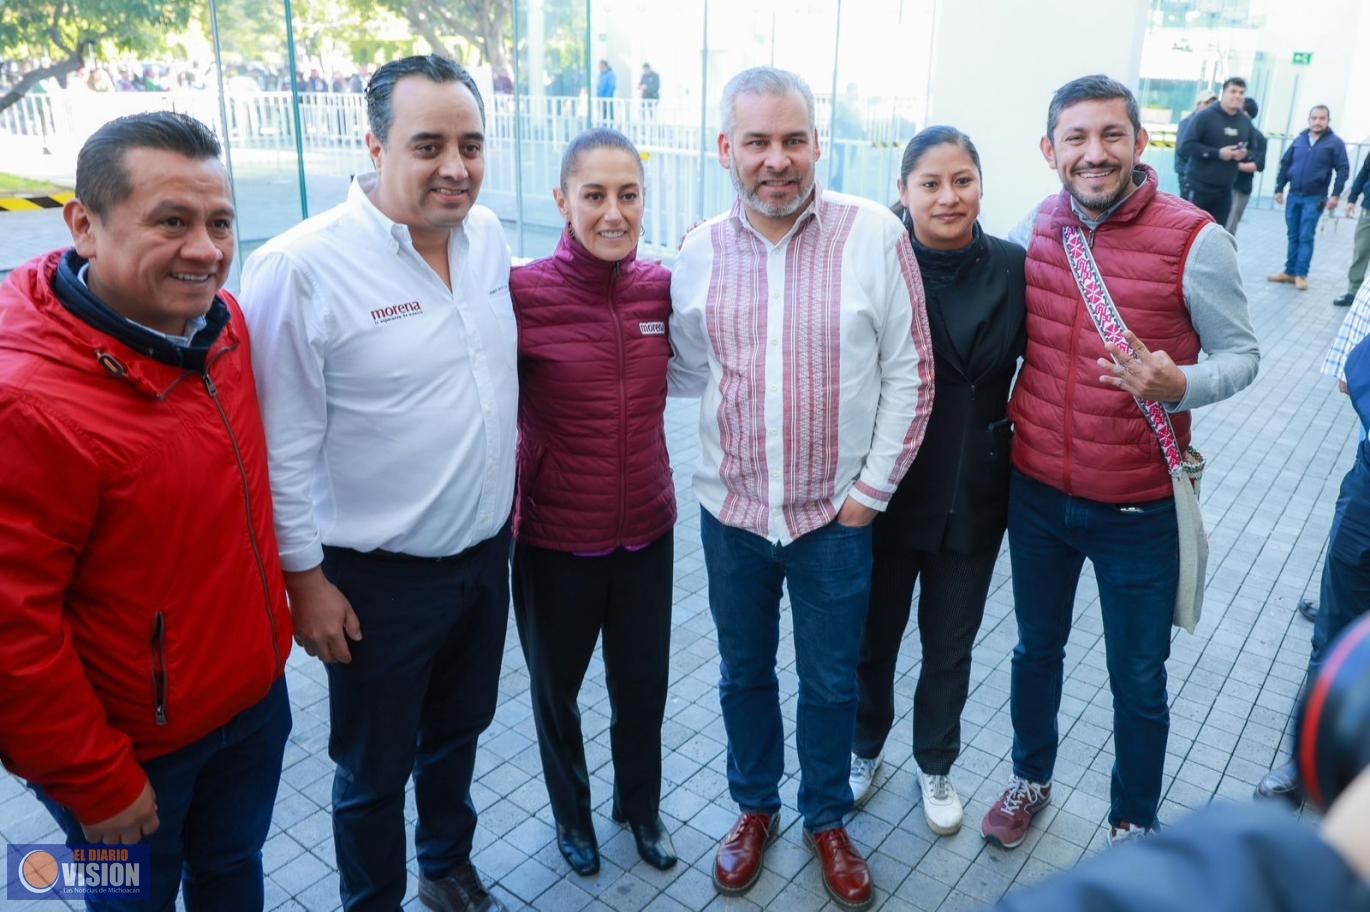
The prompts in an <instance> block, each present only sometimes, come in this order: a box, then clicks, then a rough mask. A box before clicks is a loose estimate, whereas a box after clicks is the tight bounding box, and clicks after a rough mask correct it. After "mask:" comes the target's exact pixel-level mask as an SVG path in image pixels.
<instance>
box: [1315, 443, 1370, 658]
mask: <svg viewBox="0 0 1370 912" xmlns="http://www.w3.org/2000/svg"><path fill="white" fill-rule="evenodd" d="M1360 449H1361V451H1362V453H1370V444H1362V445H1361V447H1360ZM1366 611H1370V456H1362V455H1359V454H1358V455H1357V458H1356V464H1355V465H1354V466H1352V468H1351V471H1349V472H1347V473H1346V477H1345V478H1344V479H1342V483H1341V491H1340V493H1339V494H1338V495H1337V509H1336V512H1335V513H1334V514H1333V516H1332V536H1331V538H1330V539H1329V541H1328V543H1327V559H1326V561H1324V562H1323V566H1322V587H1321V590H1320V592H1319V604H1318V615H1317V618H1316V619H1315V620H1314V621H1313V651H1312V653H1311V654H1310V655H1309V657H1308V678H1309V680H1312V679H1313V678H1314V677H1315V676H1316V675H1317V673H1318V669H1319V668H1320V667H1322V661H1323V659H1324V658H1325V657H1326V656H1327V650H1328V648H1329V647H1330V646H1331V645H1332V643H1334V642H1335V641H1336V639H1337V637H1338V636H1339V635H1340V634H1341V632H1342V631H1343V630H1345V629H1346V628H1347V627H1349V626H1351V624H1352V623H1353V622H1354V621H1355V620H1356V619H1357V618H1359V617H1360V616H1361V615H1362V614H1364V613H1365V612H1366Z"/></svg>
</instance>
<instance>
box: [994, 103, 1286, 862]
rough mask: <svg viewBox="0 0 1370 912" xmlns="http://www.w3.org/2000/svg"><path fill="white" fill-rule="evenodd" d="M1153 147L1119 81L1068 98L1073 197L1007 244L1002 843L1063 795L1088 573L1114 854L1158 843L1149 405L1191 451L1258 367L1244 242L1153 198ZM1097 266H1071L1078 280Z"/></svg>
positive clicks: (1174, 548)
mask: <svg viewBox="0 0 1370 912" xmlns="http://www.w3.org/2000/svg"><path fill="white" fill-rule="evenodd" d="M1146 144H1147V135H1146V131H1145V130H1143V129H1142V127H1141V122H1140V118H1139V116H1138V109H1137V100H1136V99H1135V98H1134V97H1133V95H1132V93H1131V91H1129V90H1128V88H1127V87H1126V86H1124V85H1122V84H1121V83H1119V82H1117V81H1115V80H1112V79H1109V78H1108V77H1106V76H1085V77H1082V78H1080V79H1076V80H1073V81H1072V82H1069V83H1067V84H1066V85H1064V86H1062V87H1061V88H1060V89H1058V90H1057V91H1056V94H1055V96H1054V97H1053V98H1052V100H1051V107H1050V111H1049V113H1048V116H1047V133H1046V136H1044V137H1043V138H1042V141H1041V149H1042V154H1043V155H1044V156H1045V158H1046V160H1047V163H1048V165H1050V167H1051V168H1052V170H1054V171H1056V172H1057V174H1058V175H1059V176H1060V178H1061V184H1062V188H1063V189H1062V190H1061V192H1060V193H1058V194H1056V195H1055V196H1051V197H1048V198H1047V199H1046V200H1045V201H1043V202H1042V204H1041V205H1040V206H1039V207H1038V208H1037V209H1036V210H1035V211H1034V212H1033V213H1032V214H1031V215H1030V216H1029V218H1028V219H1027V220H1025V222H1024V223H1023V224H1022V225H1020V226H1019V228H1018V229H1017V230H1015V231H1014V232H1013V233H1012V234H1010V236H1009V239H1010V240H1013V241H1015V242H1017V243H1020V244H1021V245H1022V246H1023V247H1025V248H1026V249H1027V252H1028V253H1027V263H1026V278H1027V311H1028V313H1027V357H1026V359H1025V362H1024V365H1023V369H1022V372H1021V373H1020V374H1019V375H1018V382H1017V385H1016V386H1015V388H1014V392H1013V399H1012V401H1011V402H1010V404H1009V416H1010V417H1011V418H1012V419H1013V422H1014V428H1015V440H1014V443H1013V465H1014V471H1013V477H1012V480H1011V482H1010V489H1009V519H1008V535H1009V551H1010V555H1011V557H1012V563H1013V602H1014V612H1015V614H1016V615H1017V621H1018V645H1017V646H1016V647H1015V648H1014V651H1013V669H1012V683H1011V691H1010V706H1011V711H1012V716H1013V780H1012V782H1011V783H1010V785H1009V788H1008V789H1007V790H1006V791H1005V792H1004V793H1003V795H1002V796H1001V797H1000V798H999V800H998V801H996V802H995V803H994V804H993V806H991V808H990V810H989V813H988V814H986V815H985V819H984V823H983V825H982V831H983V833H984V835H985V837H986V838H987V839H989V840H991V841H993V842H996V843H998V844H1000V845H1002V846H1004V847H1005V848H1012V847H1013V846H1016V845H1018V844H1019V843H1021V842H1022V841H1023V840H1024V839H1025V838H1026V836H1027V832H1028V828H1029V825H1030V824H1031V821H1032V817H1033V815H1034V814H1036V813H1037V812H1038V811H1040V810H1041V809H1042V808H1044V807H1046V805H1047V802H1048V801H1050V799H1051V778H1052V774H1053V769H1054V767H1055V764H1056V753H1057V748H1058V742H1059V733H1058V728H1057V724H1058V722H1057V719H1058V715H1059V713H1060V709H1061V693H1062V682H1063V670H1064V660H1065V648H1066V641H1067V639H1068V638H1069V636H1070V630H1071V621H1072V618H1073V616H1074V605H1075V590H1076V588H1077V586H1078V584H1079V579H1080V571H1081V569H1082V567H1083V565H1084V561H1085V559H1086V558H1088V559H1089V561H1090V562H1091V563H1092V564H1093V566H1094V575H1095V577H1096V578H1097V579H1098V583H1099V601H1100V608H1101V613H1102V619H1103V633H1104V647H1105V652H1106V656H1107V666H1108V675H1109V684H1110V687H1111V689H1112V691H1113V732H1112V734H1113V748H1114V755H1115V759H1114V763H1113V775H1112V787H1111V801H1110V808H1109V813H1108V823H1109V842H1110V843H1114V842H1117V841H1119V840H1121V839H1128V838H1132V837H1136V836H1139V835H1145V834H1147V833H1149V832H1151V831H1152V830H1153V829H1155V827H1156V810H1157V807H1158V806H1159V804H1160V798H1161V780H1162V768H1163V765H1164V761H1165V748H1166V741H1167V738H1168V737H1169V731H1170V716H1169V704H1168V701H1167V697H1166V670H1165V663H1166V659H1167V658H1169V656H1170V626H1171V623H1170V622H1171V617H1172V615H1173V612H1174V606H1175V595H1176V592H1177V588H1178V585H1179V572H1180V567H1179V544H1178V541H1179V539H1178V535H1179V531H1178V530H1179V526H1178V522H1177V519H1176V512H1175V500H1174V494H1173V491H1174V489H1173V488H1172V486H1171V480H1170V473H1169V469H1168V465H1167V462H1166V461H1165V459H1164V458H1163V457H1162V453H1161V448H1160V446H1159V445H1158V443H1157V437H1156V435H1155V434H1153V432H1152V430H1151V427H1150V426H1149V425H1148V423H1147V421H1146V419H1145V417H1144V416H1143V413H1142V411H1141V409H1140V408H1139V407H1138V402H1139V400H1151V401H1153V402H1157V403H1160V404H1161V406H1162V407H1163V408H1164V411H1165V412H1166V413H1167V414H1169V416H1170V423H1171V424H1173V426H1174V434H1175V437H1176V438H1177V444H1178V447H1179V450H1180V452H1183V451H1184V447H1186V446H1188V444H1189V425H1190V422H1189V411H1190V410H1191V409H1195V408H1198V407H1199V406H1203V405H1208V404H1210V403H1213V402H1217V401H1220V400H1222V399H1226V398H1227V397H1229V396H1231V395H1233V394H1234V393H1236V392H1237V391H1238V390H1240V389H1241V388H1243V387H1245V386H1246V385H1247V384H1249V383H1250V382H1251V381H1252V379H1254V377H1255V375H1256V368H1257V364H1258V362H1259V359H1260V354H1259V351H1258V349H1257V345H1256V336H1255V333H1254V332H1253V331H1252V329H1251V320H1250V317H1249V316H1248V314H1247V308H1246V295H1245V292H1244V291H1243V290H1242V284H1241V274H1240V272H1239V270H1238V268H1237V250H1236V244H1235V243H1234V241H1233V240H1232V236H1231V235H1229V234H1228V233H1227V232H1225V231H1223V230H1221V228H1220V226H1218V225H1217V224H1215V223H1214V222H1213V220H1212V219H1211V218H1209V216H1208V215H1207V214H1206V213H1204V212H1203V211H1202V210H1200V209H1198V208H1197V207H1195V206H1193V205H1191V204H1190V203H1187V202H1185V201H1184V200H1181V199H1179V198H1178V197H1175V196H1171V195H1170V194H1168V193H1162V192H1160V190H1159V188H1158V186H1157V176H1156V172H1155V171H1153V170H1152V169H1151V168H1149V167H1147V166H1146V165H1143V164H1142V163H1141V162H1140V157H1141V154H1142V152H1143V150H1145V149H1146ZM1067 230H1069V231H1070V233H1071V234H1072V236H1075V237H1083V239H1084V241H1085V243H1086V244H1087V245H1088V248H1089V250H1090V251H1091V254H1092V259H1093V262H1094V263H1097V273H1098V277H1097V278H1094V280H1093V281H1095V282H1098V281H1102V284H1103V285H1104V286H1106V287H1107V289H1108V292H1109V296H1110V297H1111V298H1112V301H1113V303H1114V304H1115V305H1116V307H1117V312H1118V316H1119V317H1120V318H1121V322H1122V323H1124V324H1126V326H1127V327H1128V333H1127V335H1126V339H1127V341H1128V343H1129V346H1130V348H1131V352H1130V353H1128V354H1124V353H1123V351H1121V350H1120V349H1119V348H1118V347H1117V346H1114V345H1109V346H1108V347H1107V348H1106V347H1105V346H1104V343H1103V341H1102V339H1101V338H1100V335H1099V332H1098V331H1097V330H1096V329H1095V324H1094V321H1093V319H1092V318H1091V316H1090V315H1089V313H1088V312H1087V311H1086V310H1085V306H1084V299H1083V298H1082V296H1081V293H1080V289H1079V286H1078V285H1077V283H1076V279H1075V277H1074V274H1073V273H1072V261H1071V260H1068V259H1067V255H1066V254H1067V252H1066V248H1065V246H1064V235H1065V233H1066V231H1067ZM1074 249H1075V250H1077V251H1078V250H1080V249H1081V248H1079V247H1076V248H1074ZM1084 259H1085V257H1083V256H1077V257H1076V258H1075V260H1074V261H1073V262H1074V265H1075V266H1076V267H1080V268H1081V269H1082V270H1084V269H1085V268H1086V267H1085V266H1083V265H1082V261H1083V260H1084ZM1200 349H1202V350H1203V351H1205V352H1206V353H1207V354H1208V358H1207V359H1206V360H1204V361H1203V362H1202V363H1199V362H1198V355H1199V351H1200ZM1076 704H1077V706H1078V705H1079V704H1078V701H1076ZM1081 708H1082V707H1081ZM1078 711H1079V710H1078V709H1077V710H1076V714H1078ZM1081 725H1082V726H1084V727H1086V728H1088V727H1089V726H1088V723H1081ZM1094 731H1095V733H1096V734H1097V736H1098V737H1097V738H1093V737H1091V736H1090V735H1088V734H1084V735H1081V736H1079V738H1078V739H1077V740H1075V741H1074V742H1073V743H1072V746H1073V747H1075V748H1078V749H1079V750H1080V751H1094V750H1097V749H1098V748H1099V744H1100V740H1101V739H1102V738H1104V737H1105V736H1106V733H1105V732H1102V731H1099V730H1097V729H1095V730H1094ZM1067 738H1068V739H1069V738H1070V736H1069V735H1068V736H1067ZM1076 756H1077V757H1078V756H1079V753H1077V754H1076ZM1088 756H1093V754H1092V753H1090V754H1089V755H1088ZM1080 771H1081V772H1082V771H1083V769H1082V768H1080Z"/></svg>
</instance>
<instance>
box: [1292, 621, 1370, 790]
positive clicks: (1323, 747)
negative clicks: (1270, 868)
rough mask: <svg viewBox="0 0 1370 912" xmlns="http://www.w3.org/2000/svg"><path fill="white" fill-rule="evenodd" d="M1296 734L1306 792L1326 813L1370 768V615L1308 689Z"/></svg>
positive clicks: (1338, 645) (1330, 654) (1332, 652)
mask: <svg viewBox="0 0 1370 912" xmlns="http://www.w3.org/2000/svg"><path fill="white" fill-rule="evenodd" d="M1295 731H1296V740H1295V748H1294V756H1295V758H1296V759H1297V760H1298V764H1299V778H1300V780H1301V781H1302V783H1303V787H1304V792H1305V793H1306V794H1307V795H1308V798H1309V800H1310V801H1312V802H1313V803H1314V804H1315V805H1317V807H1318V808H1319V810H1323V811H1325V810H1327V808H1328V806H1329V805H1331V804H1332V802H1333V801H1336V800H1337V796H1338V795H1340V794H1341V792H1342V789H1344V788H1346V786H1348V785H1349V784H1350V783H1351V780H1353V779H1355V778H1356V776H1357V775H1359V774H1360V772H1361V771H1362V770H1364V769H1365V768H1366V767H1367V766H1370V615H1363V616H1362V617H1361V618H1360V619H1359V620H1357V621H1356V622H1355V623H1354V624H1352V625H1351V626H1349V627H1347V628H1346V630H1344V631H1343V632H1342V634H1341V636H1340V637H1338V638H1337V639H1336V641H1335V642H1333V644H1332V645H1331V647H1330V648H1329V649H1328V651H1327V657H1326V658H1325V659H1324V660H1323V663H1322V667H1321V668H1320V669H1319V670H1318V674H1317V677H1315V678H1314V679H1313V681H1311V682H1310V683H1309V684H1308V685H1307V687H1306V688H1305V691H1304V698H1303V702H1302V704H1301V705H1300V707H1299V720H1298V727H1297V729H1296V730H1295Z"/></svg>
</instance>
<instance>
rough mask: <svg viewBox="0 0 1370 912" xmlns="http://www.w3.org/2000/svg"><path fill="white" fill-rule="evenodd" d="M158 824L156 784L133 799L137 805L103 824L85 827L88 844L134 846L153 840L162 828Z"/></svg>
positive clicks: (146, 788)
mask: <svg viewBox="0 0 1370 912" xmlns="http://www.w3.org/2000/svg"><path fill="white" fill-rule="evenodd" d="M160 825H161V823H160V821H158V820H157V793H156V792H154V791H153V790H152V783H151V782H148V783H144V785H143V791H142V792H141V793H139V795H138V797H137V798H135V799H133V803H132V804H130V805H129V806H128V807H126V808H124V809H123V810H122V811H120V812H119V813H117V814H115V815H114V816H113V817H110V818H108V819H107V820H101V821H100V822H99V823H92V824H89V825H87V824H81V829H82V831H84V833H85V835H86V842H103V843H105V844H106V845H133V844H134V843H138V842H142V841H143V837H144V836H151V835H152V834H153V833H155V832H157V827H158V826H160Z"/></svg>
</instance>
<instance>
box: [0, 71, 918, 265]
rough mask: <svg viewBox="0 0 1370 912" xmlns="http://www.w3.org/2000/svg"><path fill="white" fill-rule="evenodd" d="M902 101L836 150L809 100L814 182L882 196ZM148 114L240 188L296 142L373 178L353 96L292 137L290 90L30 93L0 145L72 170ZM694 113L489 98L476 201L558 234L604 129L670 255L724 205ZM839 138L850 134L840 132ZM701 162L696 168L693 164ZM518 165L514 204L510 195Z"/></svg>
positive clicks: (273, 167)
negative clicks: (560, 199)
mask: <svg viewBox="0 0 1370 912" xmlns="http://www.w3.org/2000/svg"><path fill="white" fill-rule="evenodd" d="M905 102H906V100H905V99H896V98H884V99H881V98H875V99H863V100H862V102H861V104H860V105H859V106H857V107H854V108H846V107H842V113H843V115H844V116H843V118H842V121H841V123H839V137H838V138H837V139H835V140H834V139H833V138H832V137H831V135H830V132H831V131H830V127H831V116H832V108H831V102H830V101H829V100H828V99H827V98H826V97H820V98H819V99H818V106H817V117H818V121H819V134H820V141H821V142H822V143H823V146H824V157H825V158H826V159H828V160H829V162H830V164H829V165H828V166H827V167H829V168H830V169H831V170H830V172H823V173H824V174H825V176H826V178H827V180H826V183H827V185H828V186H831V187H832V188H833V189H841V190H845V191H847V192H851V193H857V194H860V195H864V196H870V197H872V198H875V199H884V198H885V197H886V196H889V195H890V186H891V183H892V181H891V179H890V177H889V175H892V174H893V173H894V171H895V170H896V169H897V167H898V160H899V155H900V152H901V150H902V147H903V143H904V141H905V139H906V137H903V135H902V134H903V133H904V132H907V131H908V130H909V129H910V125H909V122H908V121H906V120H903V119H901V116H900V112H901V110H902V107H903V106H904V104H905ZM843 105H845V103H843ZM147 110H174V111H181V112H184V113H186V114H190V115H193V116H195V117H197V118H199V119H200V120H202V121H204V122H205V123H208V124H213V125H215V126H216V130H217V131H218V132H219V133H220V135H221V138H223V139H225V140H227V142H228V143H229V144H230V146H231V149H232V153H233V156H232V158H233V164H234V167H235V176H236V177H237V179H238V182H239V185H240V188H241V187H242V186H244V185H245V182H246V181H250V180H251V179H252V177H253V175H261V174H263V173H271V174H273V175H275V176H277V177H279V175H280V174H281V173H283V172H285V171H288V170H293V169H294V167H295V161H294V156H295V151H296V148H297V145H298V148H300V149H301V150H303V153H304V169H305V172H306V176H307V177H308V178H317V177H322V176H328V177H334V178H346V177H349V176H350V175H352V174H357V173H361V172H363V171H366V170H368V169H369V168H370V162H369V160H368V158H367V155H366V150H365V147H364V144H363V137H364V135H365V133H366V107H365V99H364V97H363V96H362V95H360V94H352V93H327V92H305V93H302V94H300V95H299V136H298V137H297V136H296V120H295V109H294V96H292V94H291V93H290V92H257V91H235V90H234V89H232V88H231V87H230V89H229V90H228V91H227V92H226V93H225V94H224V96H223V112H222V118H221V116H220V109H219V95H218V94H217V93H215V92H207V91H180V92H159V93H141V92H116V93H93V92H84V91H66V92H61V93H54V94H30V95H27V96H25V97H24V98H23V99H21V100H20V102H19V103H18V104H16V105H13V106H12V107H10V108H7V109H6V110H4V111H0V143H3V142H6V141H7V138H8V137H15V138H17V137H26V138H28V139H29V140H30V141H32V142H36V143H41V144H42V145H43V147H44V149H45V151H47V150H51V151H53V152H58V153H61V154H65V155H69V156H70V157H71V160H72V165H73V167H74V156H75V151H76V150H77V149H78V148H79V147H80V145H81V143H83V142H84V141H85V140H86V138H87V137H89V136H90V134H91V133H93V132H94V131H95V130H96V129H97V128H98V127H99V126H100V125H101V124H104V123H106V122H107V121H109V120H110V119H112V118H114V117H118V116H120V115H124V114H132V113H136V112H139V111H147ZM699 113H700V112H699V108H698V106H697V105H694V104H691V103H690V102H689V99H674V100H670V101H643V100H639V99H589V98H585V97H565V98H563V97H554V96H527V95H520V96H514V95H496V96H494V97H493V98H491V99H488V103H487V124H486V132H487V134H488V136H487V151H486V155H487V158H488V160H489V164H488V165H487V168H486V172H485V183H484V186H483V188H482V191H481V202H482V203H484V204H486V205H488V206H490V207H491V208H492V209H494V210H495V211H496V212H497V213H498V214H499V215H500V216H501V217H502V218H506V219H508V220H510V221H519V222H520V223H521V224H524V225H527V226H530V227H533V228H539V229H556V228H557V227H559V225H560V216H559V215H558V213H557V211H556V207H555V205H554V204H553V202H552V198H551V189H552V187H553V186H555V185H556V183H557V180H558V177H559V174H560V166H561V155H562V151H563V150H564V149H565V147H566V144H567V143H568V142H569V141H570V140H571V139H572V138H573V137H574V136H576V135H577V134H578V133H580V132H581V131H582V130H584V129H585V128H586V127H587V126H589V125H591V124H595V125H607V126H613V127H615V128H617V129H619V130H621V131H623V132H624V133H625V134H626V135H627V136H628V137H629V138H631V139H632V140H633V142H634V143H635V144H637V146H638V149H639V151H640V152H641V153H642V156H643V163H644V169H645V171H646V178H647V187H648V193H647V206H646V214H645V225H644V229H645V230H644V239H645V240H644V246H645V247H646V248H647V249H646V252H647V253H649V254H651V253H665V252H667V251H668V250H673V249H674V245H675V244H676V243H677V242H678V241H679V239H680V237H681V236H682V235H683V234H684V233H685V231H686V230H687V229H688V228H689V227H690V226H691V225H693V224H694V223H695V222H697V221H698V220H699V219H700V218H701V217H703V216H704V215H707V214H712V213H714V212H718V211H721V210H722V209H725V208H726V207H727V206H728V205H730V204H731V201H732V198H733V192H734V191H733V189H732V186H731V184H730V183H729V181H728V177H727V175H726V174H724V173H723V172H722V170H721V169H720V168H718V167H717V166H716V164H714V161H713V160H714V157H715V155H716V149H715V146H714V137H715V135H716V132H715V131H716V129H717V127H716V124H717V123H718V121H719V118H718V112H717V111H716V110H714V111H711V112H710V122H711V128H710V129H709V130H708V131H705V132H702V131H701V128H700V124H699ZM844 131H846V132H847V133H855V134H859V137H858V136H850V135H843V133H844ZM515 137H518V144H517V150H516V149H515ZM297 140H298V142H297ZM516 152H517V154H516ZM701 156H703V157H704V159H705V161H704V162H703V167H701V161H700V159H701ZM0 157H3V156H0ZM519 159H521V160H522V173H521V177H522V189H523V205H522V206H520V205H519V199H518V192H517V190H518V185H519V181H518V180H517V175H518V174H519V171H518V168H517V167H516V162H517V161H518V160H519ZM701 179H702V180H703V181H704V187H703V188H701V187H700V181H701ZM334 183H335V184H336V181H335V182H334ZM335 201H336V200H332V199H329V200H326V201H325V200H315V199H312V198H311V205H310V209H311V211H314V212H317V211H319V210H320V209H321V208H322V205H320V204H321V203H322V204H323V205H327V204H329V203H331V202H335ZM701 204H702V209H701ZM281 227H285V226H281Z"/></svg>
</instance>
